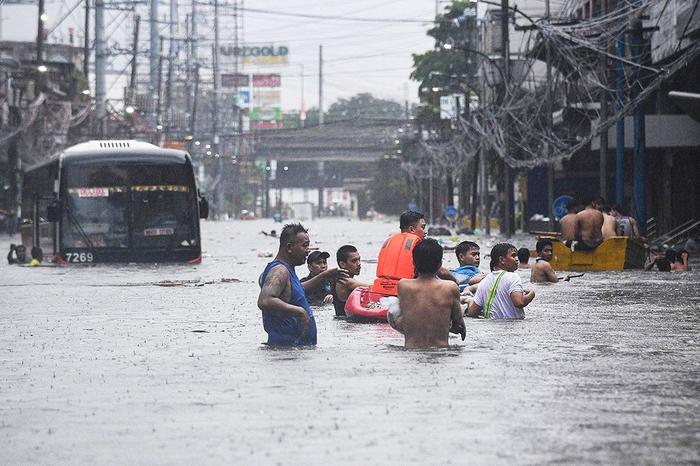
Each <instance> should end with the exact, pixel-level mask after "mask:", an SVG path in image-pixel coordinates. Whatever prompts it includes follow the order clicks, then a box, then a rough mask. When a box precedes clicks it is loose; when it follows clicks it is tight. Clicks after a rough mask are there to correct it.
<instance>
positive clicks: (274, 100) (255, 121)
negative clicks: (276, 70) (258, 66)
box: [250, 74, 282, 129]
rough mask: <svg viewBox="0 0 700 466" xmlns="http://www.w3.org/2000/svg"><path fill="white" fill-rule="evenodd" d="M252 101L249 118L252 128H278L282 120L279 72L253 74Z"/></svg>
mask: <svg viewBox="0 0 700 466" xmlns="http://www.w3.org/2000/svg"><path fill="white" fill-rule="evenodd" d="M251 82H252V91H253V102H252V106H251V111H250V120H251V123H252V127H253V128H254V129H275V128H279V126H280V122H281V121H282V106H281V90H280V87H281V86H282V78H281V76H280V75H279V74H254V75H253V77H252V80H251Z"/></svg>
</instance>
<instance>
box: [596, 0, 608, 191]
mask: <svg viewBox="0 0 700 466" xmlns="http://www.w3.org/2000/svg"><path fill="white" fill-rule="evenodd" d="M601 7H602V11H601V14H602V15H603V16H605V15H607V13H608V2H607V1H605V2H603V3H602V5H601ZM606 52H607V50H606ZM598 67H599V72H598V73H599V74H600V81H601V83H602V84H603V85H602V86H601V89H600V119H599V120H598V121H599V122H600V124H602V123H603V122H604V121H605V120H607V119H608V91H607V88H608V69H607V68H608V57H607V56H606V54H604V53H601V54H600V56H599V57H598ZM599 137H600V157H599V162H598V169H599V172H598V173H599V174H598V176H599V178H600V189H599V190H600V197H602V198H604V199H607V198H608V130H607V129H605V130H604V131H601V132H600V136H599Z"/></svg>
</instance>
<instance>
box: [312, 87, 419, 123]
mask: <svg viewBox="0 0 700 466" xmlns="http://www.w3.org/2000/svg"><path fill="white" fill-rule="evenodd" d="M405 117H406V112H405V108H404V106H403V105H401V104H400V103H398V102H394V101H393V100H385V99H379V98H377V97H374V96H373V95H372V94H370V93H368V92H364V93H361V94H357V95H354V96H352V97H350V98H349V99H342V98H341V99H339V100H338V101H337V102H334V103H333V104H332V105H331V106H330V108H328V112H327V113H326V115H325V119H326V121H328V122H332V121H347V120H356V119H371V118H389V119H391V118H396V119H400V118H405Z"/></svg>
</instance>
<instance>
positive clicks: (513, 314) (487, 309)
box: [467, 243, 535, 319]
mask: <svg viewBox="0 0 700 466" xmlns="http://www.w3.org/2000/svg"><path fill="white" fill-rule="evenodd" d="M518 264H519V261H518V250H517V248H516V247H515V246H513V245H512V244H509V243H499V244H497V245H495V246H494V247H493V249H491V273H490V274H489V275H488V276H487V277H486V278H484V279H483V280H482V281H481V282H480V283H479V287H478V288H477V289H476V293H475V295H474V300H473V301H472V302H471V303H470V304H469V308H468V309H467V315H469V317H477V316H478V315H479V314H480V313H481V312H482V311H483V314H484V317H485V318H487V319H524V318H525V311H524V310H523V308H524V307H525V306H527V305H528V304H530V302H532V300H533V299H534V298H535V292H534V291H532V290H527V291H526V290H525V289H524V288H523V284H522V282H521V281H520V276H519V275H518V274H517V273H515V271H516V270H518Z"/></svg>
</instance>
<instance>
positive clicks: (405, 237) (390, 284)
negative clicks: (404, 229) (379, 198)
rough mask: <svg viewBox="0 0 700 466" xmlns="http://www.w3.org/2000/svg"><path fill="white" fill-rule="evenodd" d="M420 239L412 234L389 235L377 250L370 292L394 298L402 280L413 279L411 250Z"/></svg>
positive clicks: (413, 270) (413, 269)
mask: <svg viewBox="0 0 700 466" xmlns="http://www.w3.org/2000/svg"><path fill="white" fill-rule="evenodd" d="M420 240H421V238H420V237H419V236H417V235H414V234H412V233H396V234H394V235H391V236H390V237H389V238H388V239H387V240H386V241H385V242H384V244H383V245H382V248H381V249H380V250H379V259H378V260H377V278H376V279H375V280H374V284H372V287H371V290H372V291H374V292H375V293H381V294H384V295H392V296H396V295H397V294H398V283H399V280H401V279H402V278H414V277H415V268H414V266H413V248H415V247H416V244H418V243H419V242H420Z"/></svg>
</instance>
